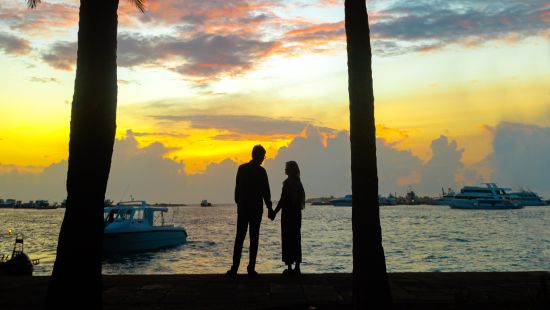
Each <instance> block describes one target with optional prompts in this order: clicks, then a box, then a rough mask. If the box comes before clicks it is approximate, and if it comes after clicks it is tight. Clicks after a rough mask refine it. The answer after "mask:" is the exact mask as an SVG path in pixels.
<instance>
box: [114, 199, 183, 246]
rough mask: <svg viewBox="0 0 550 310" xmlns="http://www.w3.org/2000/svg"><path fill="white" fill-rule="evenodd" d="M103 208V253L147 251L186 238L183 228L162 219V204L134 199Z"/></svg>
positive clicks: (163, 210)
mask: <svg viewBox="0 0 550 310" xmlns="http://www.w3.org/2000/svg"><path fill="white" fill-rule="evenodd" d="M103 210H104V229H103V252H104V253H114V252H140V251H150V250H156V249H160V248H167V247H173V246H178V245H181V244H184V243H185V242H187V232H186V231H185V228H183V227H176V226H174V225H166V224H165V223H164V213H165V212H167V211H168V208H166V207H152V206H150V205H148V204H147V203H146V202H145V201H143V200H136V201H124V202H119V203H117V204H116V205H115V206H112V207H106V208H104V209H103Z"/></svg>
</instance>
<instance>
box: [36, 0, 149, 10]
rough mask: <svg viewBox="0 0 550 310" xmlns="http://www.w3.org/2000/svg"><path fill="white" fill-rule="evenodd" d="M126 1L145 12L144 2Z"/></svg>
mask: <svg viewBox="0 0 550 310" xmlns="http://www.w3.org/2000/svg"><path fill="white" fill-rule="evenodd" d="M29 1H30V0H29ZM128 1H130V2H131V3H132V4H133V5H135V6H136V8H138V10H140V11H141V12H142V13H143V12H145V1H146V0H128Z"/></svg>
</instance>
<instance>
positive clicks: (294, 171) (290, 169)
mask: <svg viewBox="0 0 550 310" xmlns="http://www.w3.org/2000/svg"><path fill="white" fill-rule="evenodd" d="M285 173H286V175H288V176H289V177H293V178H300V168H299V167H298V163H297V162H295V161H293V160H291V161H287V162H286V165H285Z"/></svg>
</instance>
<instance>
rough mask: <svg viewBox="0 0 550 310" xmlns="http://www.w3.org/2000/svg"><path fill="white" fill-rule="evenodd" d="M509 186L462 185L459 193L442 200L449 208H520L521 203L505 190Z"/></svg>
mask: <svg viewBox="0 0 550 310" xmlns="http://www.w3.org/2000/svg"><path fill="white" fill-rule="evenodd" d="M509 190H511V189H510V188H504V187H499V186H497V185H496V184H495V183H485V186H464V187H463V188H462V189H461V190H460V193H457V194H454V195H453V196H452V197H451V196H450V195H449V196H448V197H445V200H442V201H444V202H445V203H446V204H448V205H449V206H450V207H451V209H483V210H502V209H521V208H523V205H522V204H520V203H518V202H516V201H513V200H512V199H511V197H510V195H509V194H508V193H507V192H506V191H509Z"/></svg>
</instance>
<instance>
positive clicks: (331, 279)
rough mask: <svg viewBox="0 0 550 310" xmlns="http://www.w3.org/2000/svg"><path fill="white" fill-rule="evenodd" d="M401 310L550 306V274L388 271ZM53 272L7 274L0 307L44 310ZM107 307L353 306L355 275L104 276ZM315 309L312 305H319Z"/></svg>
mask: <svg viewBox="0 0 550 310" xmlns="http://www.w3.org/2000/svg"><path fill="white" fill-rule="evenodd" d="M388 277H389V280H390V286H391V289H392V295H393V300H394V306H395V308H396V309H462V308H467V309H470V308H475V309H527V308H530V309H549V308H550V272H548V271H528V272H448V273H447V272H442V273H425V272H417V273H389V274H388ZM48 280H49V277H48V276H32V277H1V278H0V308H2V309H40V308H41V305H42V301H43V299H44V296H45V292H46V288H47V284H48ZM103 283H104V285H103V301H104V309H135V308H139V309H161V308H162V309H183V308H185V309H289V308H291V309H352V300H351V292H352V286H351V274H349V273H321V274H304V275H303V276H302V277H299V278H294V277H292V278H289V277H283V276H282V275H280V274H260V276H259V277H258V278H248V277H247V276H246V275H245V274H239V276H238V277H237V278H236V279H230V278H227V277H226V276H225V275H222V274H202V275H197V274H177V275H111V276H108V275H104V276H103ZM312 307H313V308H312Z"/></svg>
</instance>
